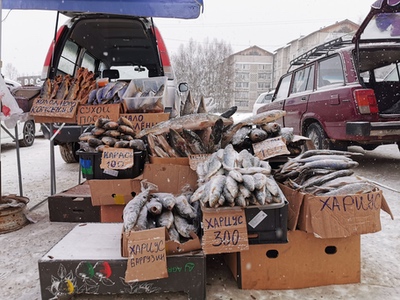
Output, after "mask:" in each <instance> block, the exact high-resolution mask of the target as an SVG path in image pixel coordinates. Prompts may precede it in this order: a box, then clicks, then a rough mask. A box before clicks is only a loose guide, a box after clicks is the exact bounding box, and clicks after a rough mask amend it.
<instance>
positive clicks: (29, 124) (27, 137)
mask: <svg viewBox="0 0 400 300" xmlns="http://www.w3.org/2000/svg"><path fill="white" fill-rule="evenodd" d="M34 141H35V122H34V121H32V120H29V121H26V122H25V123H24V128H22V139H20V140H19V141H18V142H19V145H20V146H21V147H30V146H32V145H33V142H34Z"/></svg>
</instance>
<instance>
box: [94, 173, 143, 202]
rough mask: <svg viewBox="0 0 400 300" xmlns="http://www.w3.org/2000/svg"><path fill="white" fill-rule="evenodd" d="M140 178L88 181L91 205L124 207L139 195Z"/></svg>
mask: <svg viewBox="0 0 400 300" xmlns="http://www.w3.org/2000/svg"><path fill="white" fill-rule="evenodd" d="M141 179H143V178H142V177H141V176H139V177H136V178H134V179H93V180H89V181H88V182H89V186H90V193H91V195H92V204H93V205H94V206H99V205H125V204H127V203H128V202H129V201H131V200H132V199H133V198H134V197H135V196H136V195H137V194H138V193H140V181H141Z"/></svg>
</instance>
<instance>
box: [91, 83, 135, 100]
mask: <svg viewBox="0 0 400 300" xmlns="http://www.w3.org/2000/svg"><path fill="white" fill-rule="evenodd" d="M127 87H128V83H127V82H125V81H115V82H109V83H107V84H106V85H105V86H104V87H100V88H97V89H94V90H92V91H91V92H90V94H89V97H88V104H93V105H96V104H112V103H122V96H123V95H124V93H125V91H126V89H127Z"/></svg>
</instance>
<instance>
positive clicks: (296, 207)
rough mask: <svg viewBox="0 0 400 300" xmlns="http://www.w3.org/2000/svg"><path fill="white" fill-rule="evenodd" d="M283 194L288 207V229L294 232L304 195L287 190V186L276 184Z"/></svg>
mask: <svg viewBox="0 0 400 300" xmlns="http://www.w3.org/2000/svg"><path fill="white" fill-rule="evenodd" d="M278 185H279V187H280V188H281V190H282V192H283V194H284V195H285V197H286V199H287V201H288V202H289V205H288V229H289V230H296V227H297V223H298V221H299V215H300V209H301V205H302V204H303V198H304V194H302V193H299V192H298V191H296V190H294V189H291V188H289V187H288V186H286V185H284V184H281V183H278Z"/></svg>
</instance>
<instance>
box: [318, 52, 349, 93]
mask: <svg viewBox="0 0 400 300" xmlns="http://www.w3.org/2000/svg"><path fill="white" fill-rule="evenodd" d="M318 70H319V74H318V87H324V86H327V85H331V84H338V83H343V84H344V75H343V66H342V62H341V60H340V57H339V56H338V55H336V56H333V57H330V58H328V59H325V60H322V61H320V62H319V66H318Z"/></svg>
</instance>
